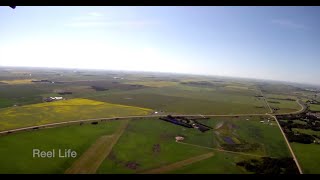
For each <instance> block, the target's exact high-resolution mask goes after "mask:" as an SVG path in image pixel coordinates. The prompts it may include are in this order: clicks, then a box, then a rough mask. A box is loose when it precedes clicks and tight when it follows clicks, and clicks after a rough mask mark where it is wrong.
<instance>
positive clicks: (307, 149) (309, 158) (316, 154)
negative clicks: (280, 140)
mask: <svg viewBox="0 0 320 180" xmlns="http://www.w3.org/2000/svg"><path fill="white" fill-rule="evenodd" d="M291 147H292V149H293V151H294V153H295V155H296V156H297V159H298V161H299V164H300V166H301V168H302V171H303V173H305V174H319V173H320V169H319V167H320V145H319V144H300V143H291Z"/></svg>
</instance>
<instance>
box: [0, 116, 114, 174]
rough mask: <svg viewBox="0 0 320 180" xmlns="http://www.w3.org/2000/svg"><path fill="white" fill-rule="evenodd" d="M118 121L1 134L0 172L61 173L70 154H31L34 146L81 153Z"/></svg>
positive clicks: (71, 161) (110, 132)
mask: <svg viewBox="0 0 320 180" xmlns="http://www.w3.org/2000/svg"><path fill="white" fill-rule="evenodd" d="M119 123H120V122H116V121H111V122H107V123H103V124H100V125H99V126H95V125H91V124H88V125H82V126H79V125H77V126H66V127H60V128H50V129H43V130H39V131H32V132H25V133H17V134H12V135H8V136H0V144H1V145H5V146H0V159H1V161H0V167H1V168H0V173H18V174H20V173H49V174H50V173H64V171H65V170H66V169H67V168H68V167H69V166H71V164H72V163H73V162H74V160H75V159H73V158H58V157H55V158H33V156H32V151H33V149H41V150H52V149H56V150H58V149H73V150H75V151H76V152H77V153H78V154H79V155H81V154H82V153H83V152H84V151H85V150H86V149H87V148H88V147H90V145H91V144H92V143H93V142H95V140H96V139H97V138H98V137H100V136H102V135H111V134H112V133H113V132H114V131H115V130H116V129H117V127H118V126H119V125H120V124H119Z"/></svg>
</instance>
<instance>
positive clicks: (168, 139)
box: [98, 118, 290, 173]
mask: <svg viewBox="0 0 320 180" xmlns="http://www.w3.org/2000/svg"><path fill="white" fill-rule="evenodd" d="M204 121H208V122H206V124H208V125H212V126H215V127H216V126H220V125H219V124H220V122H226V123H225V125H222V126H220V128H221V129H220V128H218V129H217V130H215V131H214V132H212V131H207V132H205V133H201V132H200V131H198V130H195V129H188V128H184V127H181V126H177V125H173V124H171V123H169V122H165V121H161V120H157V119H143V120H135V121H131V122H130V124H129V126H128V128H127V129H126V131H125V132H124V134H123V135H122V136H121V138H120V139H119V141H118V143H117V144H116V145H115V146H114V148H113V150H112V152H111V154H110V155H109V156H108V157H107V158H106V159H105V161H104V162H103V163H102V165H101V166H100V168H99V170H98V173H143V172H145V171H148V170H151V169H154V168H159V167H162V166H166V165H169V164H172V163H174V162H177V161H182V160H184V159H188V158H191V157H193V156H198V155H201V154H205V153H207V152H210V151H213V152H214V153H215V155H214V156H213V157H212V158H209V159H207V160H203V162H202V161H201V162H197V163H196V164H202V163H205V164H208V163H211V162H212V163H213V165H215V164H219V161H222V162H221V163H222V164H224V166H222V167H221V168H218V169H211V170H212V171H210V170H208V169H207V170H206V172H208V173H209V172H211V173H225V171H224V170H226V168H230V169H232V171H231V172H232V173H237V172H242V171H243V170H241V169H240V168H239V167H236V166H235V163H236V162H237V161H238V160H239V161H240V159H241V160H243V157H246V158H252V157H253V158H256V156H255V155H261V156H272V157H288V156H290V154H289V151H288V148H287V147H286V144H285V141H284V139H283V138H282V136H281V133H280V130H279V128H278V127H277V126H272V125H267V124H260V122H259V121H258V120H255V119H254V118H253V119H252V120H249V121H246V120H243V119H242V120H239V119H238V120H234V119H231V120H227V119H220V120H219V118H218V119H217V118H213V119H212V120H204ZM216 121H217V122H216ZM229 121H231V122H229ZM202 122H203V121H202ZM203 123H204V122H203ZM232 125H235V126H237V127H232ZM228 127H230V128H231V129H228ZM233 128H234V130H232V129H233ZM141 132H143V133H141ZM215 132H219V134H216V133H215ZM175 136H183V137H185V140H184V141H183V143H177V142H175ZM225 136H229V137H231V138H232V139H238V141H237V142H236V143H235V146H234V149H230V148H229V149H227V148H226V147H225V146H224V145H225V144H228V143H226V142H225V141H223V138H224V137H225ZM279 137H280V138H279ZM243 144H245V145H246V147H250V145H253V144H258V148H257V149H254V150H252V149H242V150H241V149H237V147H238V146H242V145H243ZM156 145H158V146H160V150H159V152H154V150H153V147H154V146H156ZM216 148H218V149H221V148H222V149H223V150H224V149H225V150H229V151H234V152H236V153H237V152H239V153H246V154H248V155H246V156H242V155H241V154H240V155H239V157H240V156H241V158H240V159H239V158H237V156H236V155H234V156H231V155H230V156H229V155H227V154H224V153H222V154H219V153H221V152H219V151H217V150H215V149H216ZM216 154H218V155H217V157H216ZM226 157H234V158H230V159H228V160H226V159H224V158H226ZM216 160H217V161H216ZM207 161H208V162H207ZM128 163H135V164H136V166H137V167H135V168H130V167H127V166H128ZM227 164H229V165H230V167H226V166H227ZM190 166H193V165H190ZM185 173H186V172H185Z"/></svg>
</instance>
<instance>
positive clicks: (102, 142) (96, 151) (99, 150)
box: [65, 120, 129, 174]
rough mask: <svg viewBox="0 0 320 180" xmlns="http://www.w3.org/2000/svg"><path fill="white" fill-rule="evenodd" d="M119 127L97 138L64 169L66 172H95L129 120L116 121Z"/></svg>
mask: <svg viewBox="0 0 320 180" xmlns="http://www.w3.org/2000/svg"><path fill="white" fill-rule="evenodd" d="M117 123H119V124H121V125H120V127H118V128H116V130H115V132H114V134H112V135H104V136H101V137H100V138H98V139H97V141H96V142H95V143H93V144H92V145H91V146H90V147H89V148H88V149H87V150H86V152H84V153H83V154H82V155H81V156H80V157H79V158H78V159H77V160H76V161H75V162H74V163H73V164H72V166H71V167H70V168H68V169H67V170H66V172H65V173H67V174H93V173H96V171H97V169H98V168H99V166H100V164H101V163H102V162H103V160H104V159H105V158H106V157H107V156H108V155H109V153H110V152H111V150H112V148H113V146H114V145H115V144H116V143H117V141H118V139H119V138H120V136H121V135H122V133H123V132H124V130H125V129H126V127H127V125H128V123H129V120H123V121H119V122H117Z"/></svg>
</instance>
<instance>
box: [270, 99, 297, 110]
mask: <svg viewBox="0 0 320 180" xmlns="http://www.w3.org/2000/svg"><path fill="white" fill-rule="evenodd" d="M267 101H268V103H269V105H270V107H271V108H280V110H278V111H277V112H278V113H290V112H295V111H298V110H300V109H301V106H300V105H299V104H298V103H297V102H296V101H287V100H274V99H267ZM274 102H277V103H274Z"/></svg>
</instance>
